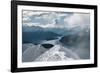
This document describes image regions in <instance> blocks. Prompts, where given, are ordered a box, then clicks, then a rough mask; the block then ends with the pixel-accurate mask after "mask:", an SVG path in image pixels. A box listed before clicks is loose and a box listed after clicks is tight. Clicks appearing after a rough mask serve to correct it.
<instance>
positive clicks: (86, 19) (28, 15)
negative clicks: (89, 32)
mask: <svg viewBox="0 0 100 73" xmlns="http://www.w3.org/2000/svg"><path fill="white" fill-rule="evenodd" d="M87 25H90V14H86V13H72V12H70V13H69V12H47V11H34V10H33V11H23V26H40V27H42V28H73V27H77V26H81V27H84V26H87Z"/></svg>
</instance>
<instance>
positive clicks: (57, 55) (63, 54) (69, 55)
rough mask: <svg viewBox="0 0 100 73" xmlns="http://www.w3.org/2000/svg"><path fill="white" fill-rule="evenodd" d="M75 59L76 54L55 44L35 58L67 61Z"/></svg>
mask: <svg viewBox="0 0 100 73" xmlns="http://www.w3.org/2000/svg"><path fill="white" fill-rule="evenodd" d="M75 59H79V57H78V55H77V54H75V53H74V52H72V51H71V50H69V49H67V48H66V49H65V48H64V47H62V46H60V45H55V46H54V47H53V48H51V49H49V50H48V51H46V52H45V53H43V54H42V55H40V56H39V57H38V58H36V60H35V61H64V60H66V61H67V60H75Z"/></svg>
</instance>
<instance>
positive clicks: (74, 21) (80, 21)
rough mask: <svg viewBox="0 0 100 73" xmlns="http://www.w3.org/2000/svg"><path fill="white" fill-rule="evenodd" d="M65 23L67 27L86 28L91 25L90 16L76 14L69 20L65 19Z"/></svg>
mask: <svg viewBox="0 0 100 73" xmlns="http://www.w3.org/2000/svg"><path fill="white" fill-rule="evenodd" d="M64 22H65V23H66V24H67V27H70V28H71V27H77V26H81V27H84V26H86V25H89V24H90V15H89V14H84V13H74V14H73V15H71V16H70V17H68V18H65V19H64Z"/></svg>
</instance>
